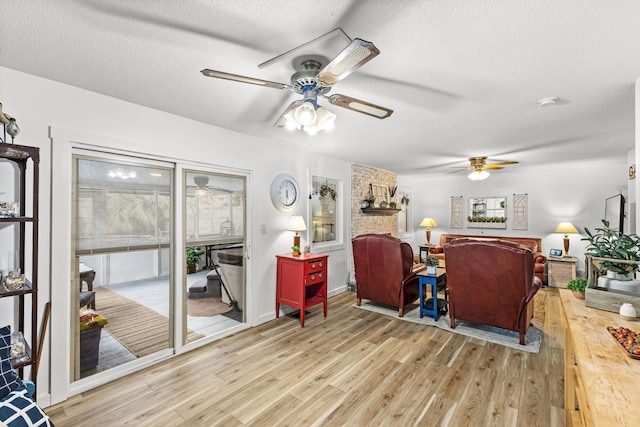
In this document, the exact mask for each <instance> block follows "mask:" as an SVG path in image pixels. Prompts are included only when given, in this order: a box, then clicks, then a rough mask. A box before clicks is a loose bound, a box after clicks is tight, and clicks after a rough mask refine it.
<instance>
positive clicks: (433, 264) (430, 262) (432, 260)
mask: <svg viewBox="0 0 640 427" xmlns="http://www.w3.org/2000/svg"><path fill="white" fill-rule="evenodd" d="M424 265H426V266H427V273H429V274H436V271H437V270H436V269H437V268H438V265H440V259H438V257H436V256H435V255H429V256H428V257H427V259H426V260H424Z"/></svg>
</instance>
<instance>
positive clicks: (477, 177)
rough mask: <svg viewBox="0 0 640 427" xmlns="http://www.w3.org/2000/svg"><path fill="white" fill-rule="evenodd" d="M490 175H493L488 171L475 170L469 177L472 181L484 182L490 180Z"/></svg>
mask: <svg viewBox="0 0 640 427" xmlns="http://www.w3.org/2000/svg"><path fill="white" fill-rule="evenodd" d="M489 175H491V174H490V173H489V172H487V171H486V170H474V171H473V172H471V173H470V174H469V175H468V176H467V177H468V178H469V179H470V180H471V181H482V180H483V179H487V178H489Z"/></svg>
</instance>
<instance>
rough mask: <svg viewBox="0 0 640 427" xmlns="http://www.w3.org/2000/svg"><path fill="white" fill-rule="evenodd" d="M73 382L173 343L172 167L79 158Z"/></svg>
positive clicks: (76, 159) (76, 168)
mask: <svg viewBox="0 0 640 427" xmlns="http://www.w3.org/2000/svg"><path fill="white" fill-rule="evenodd" d="M73 159H74V185H73V192H74V194H73V201H74V206H73V208H74V218H75V235H74V239H73V245H74V248H73V251H74V255H75V258H74V262H73V265H72V269H73V270H72V277H74V280H73V283H72V288H73V291H72V292H71V295H72V301H71V304H72V305H71V306H72V307H75V309H72V310H71V313H72V319H71V331H72V337H75V339H74V340H73V342H72V350H73V352H72V354H73V355H74V356H75V357H74V363H73V365H74V369H73V372H74V379H75V380H78V379H80V378H84V377H87V376H89V375H92V374H94V373H97V372H102V371H105V370H107V369H111V368H114V367H117V366H120V365H122V364H124V363H127V362H129V361H132V360H136V359H138V358H142V357H145V356H148V355H150V354H154V353H156V352H159V351H162V350H166V349H170V348H172V347H173V334H172V331H173V328H172V325H173V321H172V314H173V310H172V309H171V307H172V295H173V292H172V289H173V287H172V283H171V282H172V281H171V274H170V273H171V262H170V260H171V247H172V229H173V228H172V223H173V221H172V212H173V208H172V206H173V191H172V190H173V189H172V183H173V164H169V163H162V162H154V161H151V160H147V161H136V159H131V158H119V157H116V156H109V157H108V158H103V157H100V158H98V157H92V156H89V155H75V156H74V157H73Z"/></svg>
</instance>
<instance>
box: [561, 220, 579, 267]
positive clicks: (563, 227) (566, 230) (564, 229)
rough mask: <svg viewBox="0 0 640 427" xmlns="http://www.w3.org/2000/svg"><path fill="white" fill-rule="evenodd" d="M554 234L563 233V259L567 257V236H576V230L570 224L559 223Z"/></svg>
mask: <svg viewBox="0 0 640 427" xmlns="http://www.w3.org/2000/svg"><path fill="white" fill-rule="evenodd" d="M556 233H564V254H563V255H562V256H563V257H565V258H568V257H569V234H577V233H578V229H577V228H575V227H574V226H573V224H571V223H570V222H561V223H560V225H558V227H557V228H556Z"/></svg>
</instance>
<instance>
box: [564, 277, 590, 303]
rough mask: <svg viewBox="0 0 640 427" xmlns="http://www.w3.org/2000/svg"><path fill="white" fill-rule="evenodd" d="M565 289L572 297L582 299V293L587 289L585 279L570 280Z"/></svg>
mask: <svg viewBox="0 0 640 427" xmlns="http://www.w3.org/2000/svg"><path fill="white" fill-rule="evenodd" d="M567 289H569V290H570V291H571V292H573V296H574V297H576V298H578V299H584V292H585V289H587V280H586V279H571V280H570V281H569V283H567Z"/></svg>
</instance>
